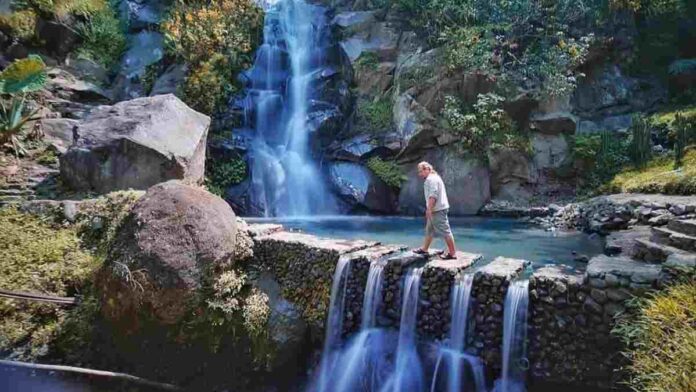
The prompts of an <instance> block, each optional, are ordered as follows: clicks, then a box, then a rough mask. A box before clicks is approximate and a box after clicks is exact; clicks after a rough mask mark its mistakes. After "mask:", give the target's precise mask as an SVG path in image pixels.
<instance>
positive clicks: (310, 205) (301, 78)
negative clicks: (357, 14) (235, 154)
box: [235, 0, 335, 216]
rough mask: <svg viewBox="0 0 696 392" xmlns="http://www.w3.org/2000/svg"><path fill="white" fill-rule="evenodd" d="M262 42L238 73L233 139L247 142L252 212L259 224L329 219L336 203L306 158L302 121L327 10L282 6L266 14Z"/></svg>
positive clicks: (324, 37)
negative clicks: (239, 108)
mask: <svg viewBox="0 0 696 392" xmlns="http://www.w3.org/2000/svg"><path fill="white" fill-rule="evenodd" d="M263 35H264V42H263V44H262V45H261V46H260V47H259V49H258V51H257V53H256V59H255V61H254V66H253V67H252V68H251V69H250V70H249V71H248V72H246V73H245V75H246V76H247V78H248V79H249V81H248V85H247V94H246V97H245V99H244V103H243V107H244V112H245V124H244V128H243V129H241V130H236V131H235V132H237V131H238V132H239V133H241V134H243V133H244V132H245V131H251V134H252V135H253V136H252V137H251V138H252V142H251V144H250V146H249V150H250V151H249V156H250V165H251V192H250V197H251V199H252V204H253V205H254V206H256V207H257V208H259V209H261V210H262V211H263V213H264V215H266V216H288V215H295V216H297V215H310V214H317V213H331V212H333V211H334V210H335V201H334V199H333V198H332V196H331V194H330V193H329V192H328V191H327V190H326V187H325V185H324V182H323V179H322V176H321V173H320V171H319V169H318V167H317V165H316V163H315V162H314V161H313V160H312V157H311V151H310V148H309V134H310V128H311V126H310V119H309V118H308V109H309V106H310V104H311V103H312V101H313V100H314V99H315V98H316V97H315V96H314V95H315V93H316V92H315V88H314V87H313V84H316V81H317V80H319V79H320V77H321V75H322V72H323V71H324V67H323V65H324V63H325V62H326V59H325V55H324V49H325V48H326V47H327V46H328V43H329V42H328V41H329V38H330V37H329V26H328V23H327V16H326V10H325V9H324V8H323V7H320V6H315V5H310V4H307V3H305V2H304V1H303V0H281V1H279V2H278V3H276V4H273V5H270V6H269V8H268V9H267V10H266V18H265V21H264V30H263Z"/></svg>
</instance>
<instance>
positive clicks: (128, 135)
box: [60, 94, 210, 193]
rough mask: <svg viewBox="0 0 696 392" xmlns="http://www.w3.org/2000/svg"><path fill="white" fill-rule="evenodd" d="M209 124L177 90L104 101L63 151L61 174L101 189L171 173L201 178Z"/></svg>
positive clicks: (143, 184)
mask: <svg viewBox="0 0 696 392" xmlns="http://www.w3.org/2000/svg"><path fill="white" fill-rule="evenodd" d="M209 124H210V119H209V118H208V117H207V116H205V115H203V114H200V113H198V112H195V111H194V110H192V109H190V108H189V107H187V106H186V105H185V104H184V103H183V102H181V101H180V100H179V99H178V98H176V97H175V96H173V95H171V94H168V95H160V96H157V97H152V98H140V99H134V100H131V101H126V102H121V103H118V104H116V105H113V106H99V107H97V108H95V109H94V110H93V111H92V112H91V113H90V114H89V116H88V117H87V118H86V119H84V120H83V121H81V122H80V123H79V124H78V129H77V137H76V140H75V142H74V143H73V144H72V145H71V146H70V148H69V149H68V151H67V152H66V153H65V154H63V155H62V156H61V157H60V171H61V178H62V179H63V181H65V183H66V184H67V185H68V186H70V187H72V188H73V189H75V190H93V191H97V192H100V193H106V192H110V191H113V190H118V189H128V188H133V189H146V188H148V187H150V186H152V185H154V184H157V183H159V182H162V181H166V180H170V179H185V180H186V181H188V182H191V183H200V182H202V181H203V171H204V164H205V148H206V145H205V142H206V137H207V133H208V126H209Z"/></svg>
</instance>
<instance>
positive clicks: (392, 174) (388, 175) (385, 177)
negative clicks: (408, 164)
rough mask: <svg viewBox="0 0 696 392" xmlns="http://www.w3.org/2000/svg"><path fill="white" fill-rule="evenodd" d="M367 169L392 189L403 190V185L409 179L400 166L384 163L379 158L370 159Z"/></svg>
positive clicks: (389, 162) (390, 162) (388, 162)
mask: <svg viewBox="0 0 696 392" xmlns="http://www.w3.org/2000/svg"><path fill="white" fill-rule="evenodd" d="M367 167H368V168H369V169H370V170H372V172H373V173H375V175H376V176H377V177H378V178H379V179H381V180H382V181H384V183H385V184H387V185H389V186H390V187H392V188H397V189H398V188H401V184H402V183H404V182H405V181H406V179H407V178H406V176H405V175H404V173H403V171H401V168H400V167H399V165H397V164H396V163H394V162H392V161H383V160H382V159H381V158H379V157H372V158H370V159H369V160H368V161H367Z"/></svg>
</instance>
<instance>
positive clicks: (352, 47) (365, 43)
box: [341, 22, 399, 63]
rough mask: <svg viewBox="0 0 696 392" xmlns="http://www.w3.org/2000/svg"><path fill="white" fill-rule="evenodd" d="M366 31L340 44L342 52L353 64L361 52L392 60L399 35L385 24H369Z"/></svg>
mask: <svg viewBox="0 0 696 392" xmlns="http://www.w3.org/2000/svg"><path fill="white" fill-rule="evenodd" d="M366 25H369V29H368V30H362V31H360V32H359V33H357V34H355V35H353V36H351V37H350V38H348V39H346V40H344V41H342V42H341V46H342V47H343V50H344V51H345V52H346V54H347V55H348V58H350V61H351V63H354V62H355V60H357V59H358V58H359V57H360V55H361V54H362V53H363V52H372V53H375V54H377V56H378V57H379V58H380V59H389V58H394V57H395V56H396V53H397V49H398V42H399V33H398V32H397V31H396V29H394V28H393V27H391V26H389V24H388V23H386V22H378V23H369V24H366Z"/></svg>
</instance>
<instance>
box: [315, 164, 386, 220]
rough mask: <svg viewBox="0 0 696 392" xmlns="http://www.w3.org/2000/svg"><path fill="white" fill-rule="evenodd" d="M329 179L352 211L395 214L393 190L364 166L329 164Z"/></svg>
mask: <svg viewBox="0 0 696 392" xmlns="http://www.w3.org/2000/svg"><path fill="white" fill-rule="evenodd" d="M329 178H330V179H331V185H332V186H333V188H334V190H335V191H336V193H337V194H338V195H339V196H340V197H341V199H342V200H343V201H345V202H346V203H347V204H348V205H349V206H350V207H351V208H352V209H354V210H367V211H371V212H376V213H380V214H392V213H394V212H396V204H397V197H396V194H395V192H394V190H393V189H392V188H390V187H389V186H388V185H387V184H385V183H384V181H382V180H380V179H379V178H378V177H377V176H376V175H374V174H373V173H372V172H371V171H370V169H368V168H366V167H365V166H362V165H360V164H358V163H353V162H332V163H331V164H329Z"/></svg>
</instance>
